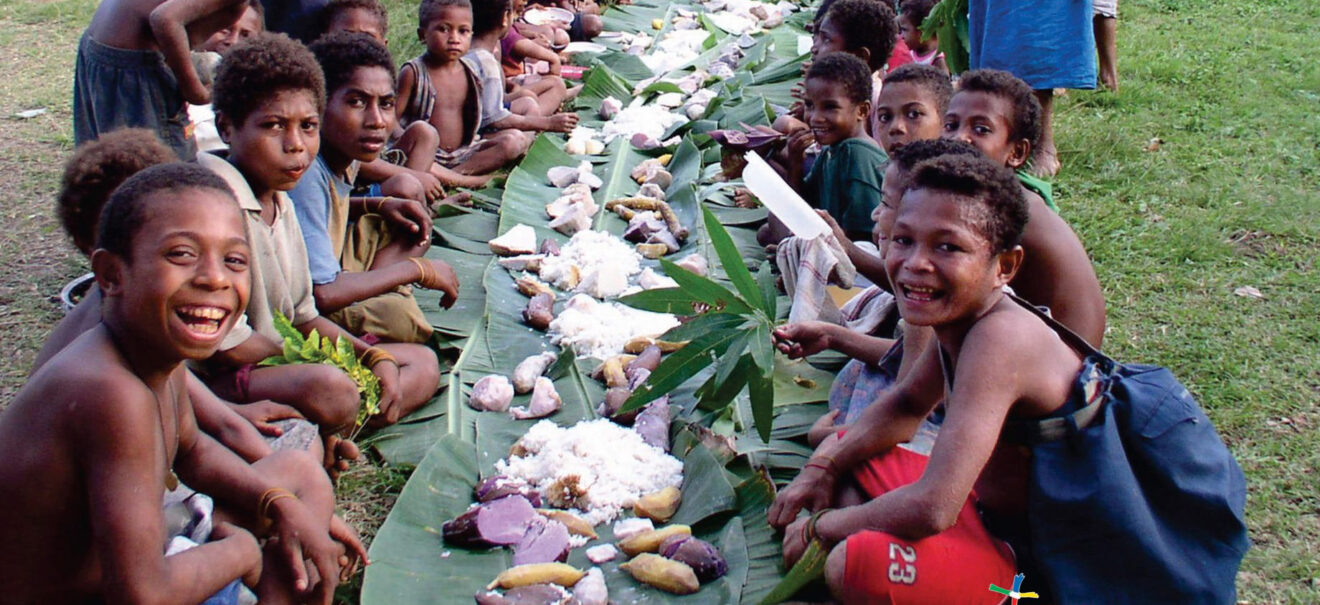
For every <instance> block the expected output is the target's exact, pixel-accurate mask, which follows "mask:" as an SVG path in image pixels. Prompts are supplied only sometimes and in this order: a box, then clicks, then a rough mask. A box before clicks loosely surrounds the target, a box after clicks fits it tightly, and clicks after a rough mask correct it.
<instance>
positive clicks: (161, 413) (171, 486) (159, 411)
mask: <svg viewBox="0 0 1320 605" xmlns="http://www.w3.org/2000/svg"><path fill="white" fill-rule="evenodd" d="M165 389H166V391H167V394H168V402H169V403H170V404H171V405H174V404H176V402H177V401H178V397H177V395H175V393H174V379H173V377H171V378H170V379H169V380H167V381H166V382H165ZM176 408H177V406H176ZM156 416H157V418H159V419H160V439H161V445H163V446H164V447H165V458H166V461H165V489H166V491H174V490H175V489H178V487H179V477H178V475H175V474H174V465H173V464H171V463H170V462H169V449H170V448H169V444H167V443H165V441H166V440H167V438H168V436H169V431H168V430H166V428H165V405H164V404H163V403H161V401H160V397H159V396H157V397H156ZM176 424H177V422H176Z"/></svg>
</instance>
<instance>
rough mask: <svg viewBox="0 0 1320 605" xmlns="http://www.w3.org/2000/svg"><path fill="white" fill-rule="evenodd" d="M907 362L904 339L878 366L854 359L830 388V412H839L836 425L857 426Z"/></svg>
mask: <svg viewBox="0 0 1320 605" xmlns="http://www.w3.org/2000/svg"><path fill="white" fill-rule="evenodd" d="M902 361H903V339H902V337H901V336H900V337H899V339H898V340H896V341H894V345H893V346H892V347H890V348H889V351H888V352H886V353H885V356H884V357H882V358H880V363H878V364H876V365H871V364H868V363H866V362H864V361H861V360H858V359H850V360H848V363H846V364H844V366H843V369H841V370H839V375H838V376H837V377H835V378H834V384H833V385H832V386H830V396H829V409H830V411H834V410H839V417H838V418H837V419H836V420H835V424H836V425H845V424H852V423H854V422H857V419H858V418H859V417H861V415H862V412H863V411H865V410H866V408H868V407H871V404H872V403H875V401H876V400H877V399H879V398H880V394H881V393H883V392H884V390H885V389H888V388H889V387H890V385H893V384H894V381H895V380H896V379H897V377H898V366H899V365H900V364H901V363H902Z"/></svg>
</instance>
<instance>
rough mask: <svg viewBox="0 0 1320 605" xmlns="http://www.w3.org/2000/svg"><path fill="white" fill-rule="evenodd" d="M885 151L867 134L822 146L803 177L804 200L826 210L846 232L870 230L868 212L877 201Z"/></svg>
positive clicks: (877, 203)
mask: <svg viewBox="0 0 1320 605" xmlns="http://www.w3.org/2000/svg"><path fill="white" fill-rule="evenodd" d="M888 159H889V158H887V157H885V152H884V151H883V150H881V149H880V146H879V145H876V144H875V141H873V140H871V138H870V137H865V136H862V137H854V138H851V139H847V140H844V141H840V142H838V143H835V144H834V145H830V146H829V147H826V148H825V149H824V150H822V151H821V152H820V157H818V158H816V163H815V165H813V166H812V167H811V172H810V173H808V174H807V178H806V179H804V183H803V184H804V185H805V187H804V189H805V190H806V194H807V195H806V198H807V203H808V204H811V205H812V206H813V207H815V208H819V209H821V210H824V211H826V212H828V213H830V216H832V217H834V220H836V221H838V223H839V226H841V227H843V230H844V232H846V233H870V232H871V229H872V228H873V227H874V226H875V222H874V221H872V220H871V212H872V211H873V210H875V207H876V206H879V205H880V181H881V178H882V177H881V175H882V173H881V170H883V169H884V165H885V162H886V161H887V160H888Z"/></svg>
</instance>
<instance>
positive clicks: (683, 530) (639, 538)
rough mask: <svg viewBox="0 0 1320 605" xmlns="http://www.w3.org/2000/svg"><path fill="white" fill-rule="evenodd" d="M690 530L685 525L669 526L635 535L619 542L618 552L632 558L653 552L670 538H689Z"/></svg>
mask: <svg viewBox="0 0 1320 605" xmlns="http://www.w3.org/2000/svg"><path fill="white" fill-rule="evenodd" d="M690 535H692V528H691V527H688V526H686V525H670V526H668V527H665V528H663V529H653V530H651V531H648V532H646V533H642V534H637V535H636V536H633V537H631V538H628V539H627V540H622V541H620V542H619V550H622V551H623V553H624V554H626V555H628V556H630V557H632V556H636V555H637V554H639V553H644V552H655V551H656V550H658V549H659V548H660V543H661V542H664V541H665V539H666V538H669V537H670V536H690Z"/></svg>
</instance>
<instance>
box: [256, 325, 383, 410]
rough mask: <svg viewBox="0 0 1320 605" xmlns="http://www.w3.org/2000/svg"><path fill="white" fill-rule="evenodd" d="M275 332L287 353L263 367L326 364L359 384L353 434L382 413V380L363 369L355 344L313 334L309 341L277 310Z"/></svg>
mask: <svg viewBox="0 0 1320 605" xmlns="http://www.w3.org/2000/svg"><path fill="white" fill-rule="evenodd" d="M275 330H276V331H278V332H279V333H280V336H281V337H283V338H284V345H283V346H284V351H283V352H282V353H281V354H280V355H272V356H270V357H267V358H265V359H263V360H261V363H259V364H258V365H262V366H285V365H296V364H304V363H323V364H326V365H331V366H334V367H336V368H339V369H341V370H343V371H344V373H346V374H348V377H349V378H352V379H353V382H355V383H357V388H358V395H360V396H361V398H362V405H361V406H359V407H358V414H357V421H356V422H355V423H354V425H353V426H354V434H355V435H356V432H357V430H358V429H361V428H362V425H363V424H365V423H366V422H367V418H370V417H371V416H373V415H375V414H379V413H380V379H378V378H376V375H375V374H373V373H372V372H371V368H368V367H366V366H364V365H362V362H361V361H360V360H359V359H358V357H357V352H356V351H354V350H353V344H352V343H351V342H349V340H348V339H347V338H330V337H328V336H327V337H322V336H321V335H320V334H317V333H316V330H312V332H311V333H310V334H308V335H307V337H306V338H304V337H303V335H302V333H301V332H299V331H298V329H297V328H295V327H293V322H291V321H289V318H287V317H285V316H284V314H283V313H280V312H279V311H278V310H276V311H275Z"/></svg>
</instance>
